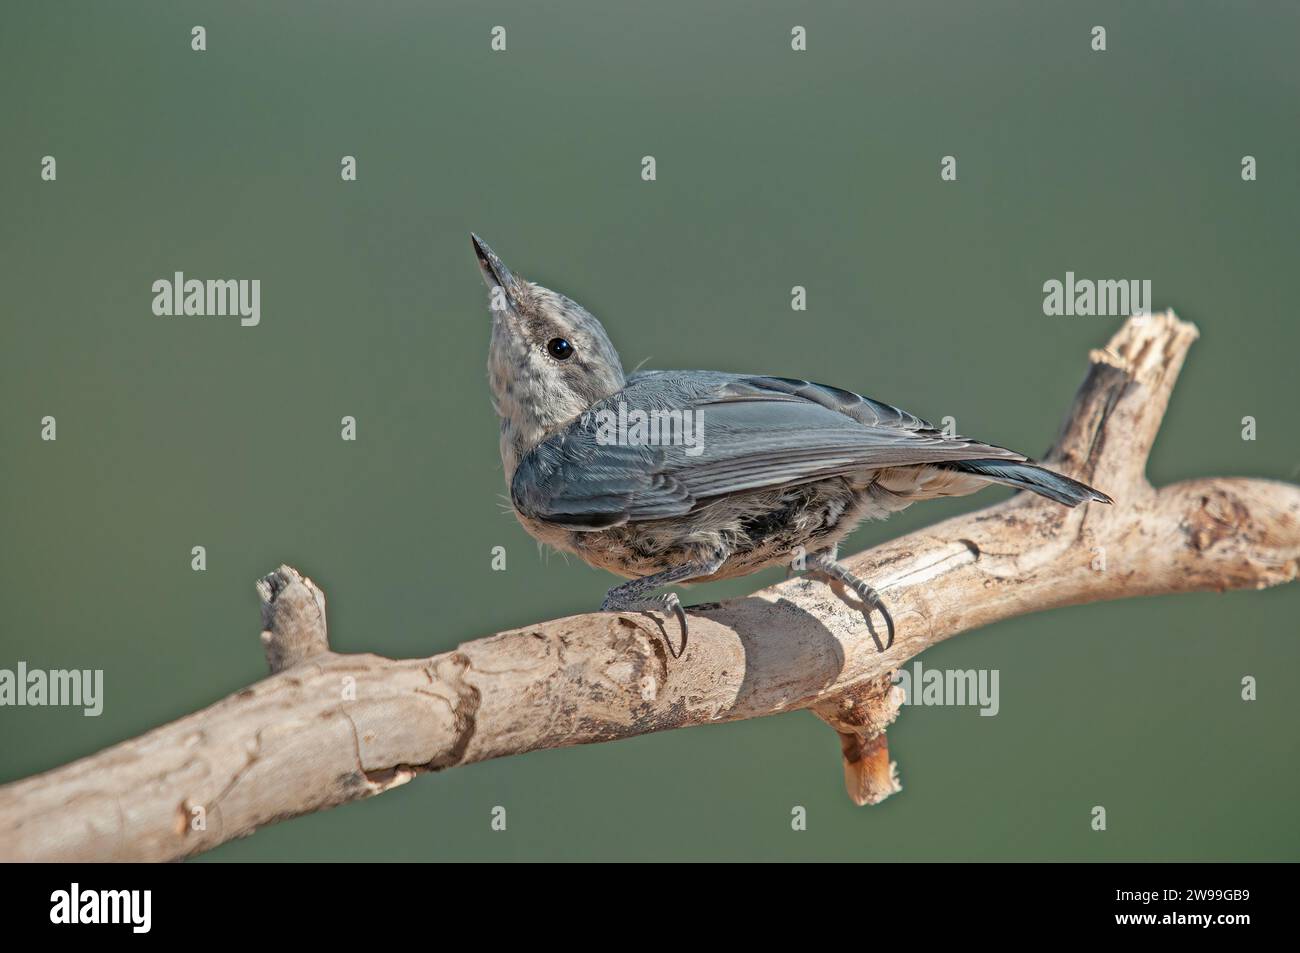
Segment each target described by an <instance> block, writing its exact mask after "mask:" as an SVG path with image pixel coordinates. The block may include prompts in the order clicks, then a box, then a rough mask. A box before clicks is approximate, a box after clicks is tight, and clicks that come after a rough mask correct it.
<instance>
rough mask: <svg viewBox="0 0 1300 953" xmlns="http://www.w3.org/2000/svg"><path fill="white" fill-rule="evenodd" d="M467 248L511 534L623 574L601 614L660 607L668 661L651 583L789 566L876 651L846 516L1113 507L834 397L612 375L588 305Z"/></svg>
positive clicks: (659, 603) (614, 368)
mask: <svg viewBox="0 0 1300 953" xmlns="http://www.w3.org/2000/svg"><path fill="white" fill-rule="evenodd" d="M471 238H472V239H473V243H474V251H475V252H476V254H477V255H478V263H479V268H480V269H481V270H482V272H483V280H484V281H485V282H486V283H487V285H488V288H489V289H490V295H489V307H490V308H491V311H492V343H491V347H490V351H489V356H488V380H489V383H490V385H491V388H492V398H493V405H494V407H495V408H496V412H497V415H498V416H499V417H500V418H501V462H502V464H503V465H504V467H505V477H506V482H507V483H508V484H509V485H510V500H511V503H512V504H513V506H514V510H515V513H516V515H517V516H518V518H519V522H520V523H522V524H523V527H524V529H525V530H527V531H528V532H529V533H530V534H531V535H532V536H534V537H535V538H537V539H538V540H540V541H542V542H543V543H548V544H550V545H552V546H555V547H557V548H559V549H562V550H566V551H568V552H571V553H575V554H576V555H578V556H580V557H581V558H582V559H583V560H584V561H586V562H587V563H588V564H590V565H592V566H596V567H598V568H600V569H607V570H609V571H610V572H613V573H615V574H617V575H620V576H624V577H629V578H630V580H631V581H630V582H625V583H623V584H621V585H618V586H615V587H614V588H612V589H610V590H609V592H608V594H607V595H606V596H605V601H604V603H603V604H602V605H601V610H602V611H619V610H640V609H655V610H660V611H670V612H672V613H673V614H675V615H676V617H677V620H678V623H679V624H680V626H681V634H682V647H681V652H685V650H686V631H687V624H686V613H685V612H684V611H683V609H682V606H681V602H680V601H679V599H678V597H677V595H676V594H675V593H672V592H669V593H667V594H664V595H659V596H653V595H652V593H653V592H654V591H655V590H657V589H660V588H662V587H664V586H668V585H672V584H674V583H694V582H707V581H710V580H714V579H729V578H732V577H735V576H744V575H748V574H749V573H752V572H756V571H758V570H760V569H763V568H765V567H767V566H772V565H778V564H785V565H790V563H791V561H792V560H796V561H801V562H802V564H803V565H802V567H801V568H807V569H808V570H809V571H811V572H812V573H814V574H816V575H818V576H820V577H822V578H824V579H827V580H831V581H838V582H840V583H842V584H843V585H844V586H845V587H846V588H847V589H849V590H851V591H852V592H854V593H855V594H856V595H857V596H858V598H860V599H861V600H862V603H863V607H864V608H863V614H864V616H865V617H866V621H867V626H868V628H869V629H870V630H871V635H872V638H873V639H875V642H876V646H877V648H879V649H880V650H881V651H884V650H885V649H886V648H888V647H889V645H892V644H893V641H894V622H893V619H892V618H891V617H890V615H889V612H888V610H887V609H886V608H885V606H884V604H883V603H882V602H881V601H880V597H879V596H878V595H877V593H876V591H875V590H874V589H872V588H871V586H869V585H868V584H867V583H865V582H863V581H862V580H861V579H858V578H856V577H855V576H854V575H853V574H852V573H850V572H849V571H848V569H846V568H845V567H844V566H842V565H840V563H839V562H837V561H836V555H837V549H838V545H839V542H840V540H841V539H843V538H844V537H845V536H846V535H848V533H849V532H850V531H851V530H852V529H853V528H854V527H855V526H856V525H857V524H858V523H859V522H860V521H862V520H864V519H872V518H875V519H882V518H884V517H886V516H888V515H889V514H890V513H893V512H896V511H898V510H901V509H903V508H904V507H906V506H908V505H910V504H911V503H912V502H914V501H916V500H928V499H932V498H934V497H940V496H962V495H965V494H967V493H973V492H975V491H976V490H978V489H981V488H982V487H985V486H988V485H989V484H990V483H1001V484H1005V485H1007V486H1013V487H1016V488H1018V489H1024V490H1032V491H1033V492H1035V493H1039V494H1041V495H1043V496H1045V497H1047V498H1048V499H1050V500H1055V501H1056V502H1057V503H1062V504H1064V505H1065V506H1076V505H1078V504H1079V503H1084V502H1087V501H1097V502H1101V503H1110V502H1112V501H1111V499H1110V497H1108V496H1106V494H1104V493H1102V492H1100V491H1098V490H1094V489H1093V488H1092V487H1090V486H1086V485H1084V484H1082V483H1080V482H1078V481H1077V480H1072V479H1070V478H1069V477H1066V476H1062V475H1061V474H1059V473H1053V472H1052V471H1051V470H1047V469H1045V468H1043V467H1041V466H1037V465H1036V464H1034V463H1031V462H1030V461H1029V460H1028V458H1026V457H1025V456H1024V455H1022V454H1019V453H1015V452H1013V451H1011V450H1006V449H1004V448H1002V447H996V446H993V445H992V444H986V443H979V442H978V441H975V440H969V439H967V438H965V437H958V436H945V435H944V434H943V433H941V432H940V431H938V430H936V429H935V428H934V427H932V426H931V425H930V424H929V423H927V422H926V421H924V420H922V419H921V418H919V417H915V416H913V415H912V414H909V413H907V412H906V411H903V410H899V409H898V408H897V407H891V406H890V405H888V404H882V403H880V402H879V401H875V400H872V399H871V398H869V397H861V396H859V395H858V394H854V393H851V392H850V391H846V390H840V389H839V388H837V387H827V386H826V385H823V384H814V383H811V382H809V381H803V380H791V379H789V378H785V377H764V376H760V375H753V374H730V373H725V372H722V371H640V372H637V373H633V374H631V375H630V376H627V377H625V376H624V374H623V366H622V364H621V363H620V362H619V359H618V352H617V351H615V350H614V346H613V345H612V344H611V343H610V341H609V338H608V337H607V336H606V334H605V329H604V328H603V327H601V325H600V322H599V321H597V320H596V319H595V318H594V317H593V316H592V315H591V314H590V313H589V312H588V311H587V310H586V309H585V308H583V307H582V306H581V305H579V304H577V303H576V302H574V301H572V300H570V299H569V298H566V297H565V296H564V295H561V294H557V293H556V292H554V291H551V290H550V289H549V288H543V287H542V286H541V285H537V284H534V283H532V282H529V281H525V280H524V279H522V278H519V277H517V276H515V275H514V274H512V273H511V271H510V269H508V268H507V267H506V266H505V265H504V264H503V263H502V262H501V259H500V258H498V257H497V256H496V254H495V253H493V251H492V249H490V248H489V247H488V246H487V245H486V244H485V243H484V242H483V241H482V240H481V239H480V238H479V237H478V236H477V235H471ZM801 555H802V556H803V559H802V560H799V557H800V556H801ZM873 609H874V610H877V611H879V612H880V613H881V615H882V617H883V618H884V620H885V624H886V627H887V630H888V636H889V637H888V642H887V643H886V644H884V645H882V644H881V642H880V639H879V637H878V636H877V635H876V632H875V630H874V628H871V612H872V610H873ZM669 651H672V646H671V644H670V645H669ZM681 652H674V653H673V654H674V657H680V655H681Z"/></svg>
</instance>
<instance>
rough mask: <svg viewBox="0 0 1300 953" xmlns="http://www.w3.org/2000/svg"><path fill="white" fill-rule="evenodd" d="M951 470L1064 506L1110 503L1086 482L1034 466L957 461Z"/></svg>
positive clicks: (1112, 501) (1106, 497)
mask: <svg viewBox="0 0 1300 953" xmlns="http://www.w3.org/2000/svg"><path fill="white" fill-rule="evenodd" d="M948 466H949V467H951V468H952V469H954V470H959V471H960V472H962V473H970V474H972V475H974V476H980V477H983V478H984V479H986V480H989V481H990V482H993V483H1002V484H1005V485H1006V486H1014V487H1015V488H1016V489H1018V490H1033V491H1034V492H1035V493H1037V494H1039V495H1040V496H1045V497H1047V498H1048V499H1049V500H1055V501H1056V502H1057V503H1062V504H1064V505H1066V506H1078V505H1079V504H1080V503H1086V502H1088V501H1090V500H1095V501H1096V502H1098V503H1114V502H1115V501H1114V500H1112V499H1111V498H1110V497H1109V496H1107V495H1106V494H1105V493H1102V492H1101V491H1100V490H1094V489H1093V488H1092V487H1090V486H1088V485H1087V484H1086V483H1080V482H1079V481H1078V480H1071V479H1070V478H1069V477H1068V476H1062V475H1061V474H1059V473H1053V472H1052V471H1051V470H1048V469H1045V468H1044V467H1040V466H1038V465H1037V464H1034V463H1011V462H1009V461H1007V460H961V461H959V462H957V463H950V464H948Z"/></svg>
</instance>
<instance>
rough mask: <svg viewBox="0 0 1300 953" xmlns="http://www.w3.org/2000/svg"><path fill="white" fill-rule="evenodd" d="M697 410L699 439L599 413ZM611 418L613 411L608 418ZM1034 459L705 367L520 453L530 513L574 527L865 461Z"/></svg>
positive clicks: (837, 399)
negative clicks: (615, 426)
mask: <svg viewBox="0 0 1300 953" xmlns="http://www.w3.org/2000/svg"><path fill="white" fill-rule="evenodd" d="M620 404H622V406H623V408H624V410H625V412H626V413H629V414H630V413H631V412H632V411H635V410H641V411H645V412H651V411H664V410H682V411H687V410H689V411H690V412H691V414H692V417H693V423H694V425H695V427H696V431H695V433H694V436H695V437H696V438H697V441H698V443H697V446H688V445H684V444H683V443H681V442H678V443H673V444H669V445H657V446H656V445H650V444H646V443H636V444H627V443H618V442H610V440H609V437H610V433H609V431H608V429H607V430H606V431H605V433H604V434H603V435H602V433H601V430H600V422H601V419H602V418H601V416H600V412H602V411H608V412H610V413H611V414H613V415H615V416H617V414H618V412H619V405H620ZM611 419H612V418H611V417H609V416H606V417H605V418H604V420H605V421H606V423H607V424H608V422H609V421H610V420H611ZM972 459H1001V460H1009V461H1018V460H1024V459H1025V458H1024V457H1023V456H1022V455H1020V454H1018V453H1013V452H1012V451H1010V450H1005V449H1003V448H1001V447H994V446H990V445H988V444H982V443H978V442H976V441H973V440H967V439H965V438H962V437H945V436H944V435H943V434H942V433H940V432H939V431H937V430H935V429H934V428H933V427H931V426H930V425H929V424H928V423H926V422H925V421H924V420H922V419H921V418H919V417H915V416H913V415H912V414H909V413H907V412H905V411H902V410H899V409H898V408H896V407H891V406H890V405H888V404H882V403H880V402H879V401H874V400H871V399H870V398H868V397H862V396H859V395H858V394H853V393H851V392H849V391H845V390H840V389H838V388H834V387H825V386H823V385H820V384H813V383H810V382H808V381H797V380H789V379H786V378H775V377H744V376H739V375H730V374H717V373H708V372H698V371H660V372H655V373H651V374H639V375H637V376H636V377H634V378H632V379H631V380H630V381H629V383H628V385H627V387H625V388H624V389H623V390H622V391H620V392H619V393H618V394H615V395H614V396H613V397H611V398H608V399H607V400H605V401H601V402H600V403H598V404H596V405H595V406H594V407H593V408H592V410H591V412H590V413H588V414H585V415H584V416H583V417H581V418H579V419H578V420H576V421H574V422H573V423H572V424H570V425H569V426H568V427H567V428H565V429H564V430H563V431H561V432H559V433H557V434H555V435H553V436H552V437H550V438H549V439H547V440H546V441H544V442H543V443H541V444H540V445H538V446H537V447H535V448H534V449H533V450H532V451H530V452H529V453H528V454H527V455H525V457H524V458H523V460H521V461H520V464H519V467H518V469H517V470H516V471H515V475H514V478H513V480H512V481H511V488H510V489H511V497H512V499H513V501H514V504H515V507H516V508H517V509H518V510H519V511H520V512H521V513H523V514H524V515H526V516H531V517H534V518H537V519H541V520H545V521H546V522H549V523H554V524H557V525H561V526H566V527H568V528H571V529H577V530H584V529H586V530H590V529H601V528H604V527H608V526H615V525H619V524H622V523H627V522H636V521H640V520H654V519H663V518H666V517H671V516H679V515H682V514H684V513H688V512H690V511H691V510H692V509H694V508H696V507H697V506H699V505H701V504H702V503H705V502H707V501H709V500H712V499H716V498H718V497H721V496H726V495H728V494H732V493H739V492H743V491H746V490H755V489H761V488H763V487H770V486H777V485H781V484H795V483H806V482H810V481H813V480H819V479H824V478H826V477H831V476H837V475H845V474H850V473H858V472H861V471H863V470H869V469H875V468H881V467H895V466H909V465H915V464H925V463H941V462H951V461H958V460H972Z"/></svg>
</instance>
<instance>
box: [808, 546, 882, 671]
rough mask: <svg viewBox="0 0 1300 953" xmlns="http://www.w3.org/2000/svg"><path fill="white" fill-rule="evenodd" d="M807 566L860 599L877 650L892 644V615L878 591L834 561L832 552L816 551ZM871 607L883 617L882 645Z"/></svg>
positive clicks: (863, 614) (809, 558)
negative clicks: (872, 617)
mask: <svg viewBox="0 0 1300 953" xmlns="http://www.w3.org/2000/svg"><path fill="white" fill-rule="evenodd" d="M808 568H809V570H810V571H811V572H813V573H815V574H817V575H821V576H825V577H827V578H829V579H830V580H832V581H833V582H839V583H842V584H843V585H844V587H845V588H846V589H849V590H851V591H852V592H853V594H854V595H855V596H857V597H858V598H859V599H861V600H862V606H863V608H862V617H863V618H864V619H866V621H867V631H869V632H870V633H871V639H872V641H873V642H875V643H876V648H877V649H878V650H879V651H881V652H883V651H885V650H886V649H888V648H889V647H890V646H891V645H893V644H894V617H893V616H891V615H890V614H889V610H888V609H887V608H885V603H884V602H883V601H882V600H881V598H880V593H878V592H876V590H875V589H873V588H871V586H869V585H868V584H867V583H865V582H863V581H862V580H861V579H859V578H858V577H857V576H855V575H853V573H851V572H849V570H848V569H846V568H845V567H844V566H842V565H840V564H839V563H838V562H836V560H835V554H834V553H817V554H814V555H812V556H809V557H808ZM873 609H874V610H876V611H877V612H879V613H880V614H881V615H882V616H884V618H885V629H886V632H887V633H888V635H889V638H888V641H886V642H885V644H884V645H881V644H880V636H878V635H877V634H876V630H875V628H874V627H873V626H872V624H871V610H873Z"/></svg>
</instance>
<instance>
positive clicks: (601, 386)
mask: <svg viewBox="0 0 1300 953" xmlns="http://www.w3.org/2000/svg"><path fill="white" fill-rule="evenodd" d="M470 238H471V239H472V240H473V243H474V253H475V254H476V255H477V256H478V264H479V270H480V271H481V272H482V273H483V281H484V283H485V284H487V286H488V309H489V311H490V312H491V314H492V343H491V346H490V348H489V351H488V382H489V384H490V385H491V388H492V403H493V406H494V407H495V408H496V411H497V414H498V416H500V417H501V419H502V426H503V429H505V430H511V431H513V435H512V439H513V440H514V441H515V442H516V443H517V444H519V450H520V451H521V452H522V451H526V450H528V449H530V448H531V447H532V446H533V445H534V444H536V443H537V442H539V441H540V440H542V439H543V438H544V437H546V436H547V435H548V434H550V433H552V432H553V431H555V430H556V429H558V428H559V427H561V426H563V425H564V424H566V423H568V422H569V421H571V420H573V419H574V418H576V417H579V416H581V415H582V414H583V413H584V412H585V411H586V410H587V409H588V408H590V407H591V405H592V404H594V403H596V402H597V401H599V400H603V399H605V398H606V397H609V396H611V395H613V394H615V393H617V392H618V391H619V390H621V389H622V388H623V365H622V364H621V363H620V362H619V359H618V352H617V351H615V350H614V345H613V344H611V343H610V341H609V337H608V335H606V334H605V329H604V328H602V327H601V326H600V322H599V321H597V320H596V319H595V318H594V317H593V316H592V315H591V313H590V312H588V311H587V309H586V308H584V307H582V305H580V304H578V303H577V302H576V301H572V300H570V299H569V298H566V297H565V296H564V295H562V294H558V293H556V292H554V291H551V290H550V289H549V288H543V287H542V286H541V285H538V284H534V283H533V282H531V281H525V280H524V279H523V278H520V277H517V276H516V275H515V274H513V273H512V272H511V271H510V269H509V268H507V267H506V266H505V264H504V263H503V262H502V261H501V259H500V258H498V257H497V255H496V253H495V252H493V251H492V249H491V248H489V247H488V246H487V243H486V242H484V241H483V240H482V239H481V238H479V237H478V236H477V235H473V234H471V235H470Z"/></svg>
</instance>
